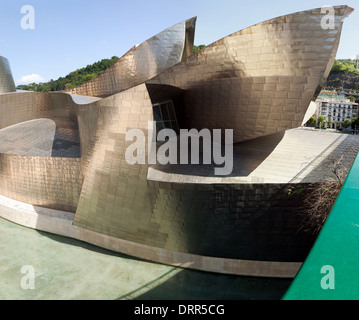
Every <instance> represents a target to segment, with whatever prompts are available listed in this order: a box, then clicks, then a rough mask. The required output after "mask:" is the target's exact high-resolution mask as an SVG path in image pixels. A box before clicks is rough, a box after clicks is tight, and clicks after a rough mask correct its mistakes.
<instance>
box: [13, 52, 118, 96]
mask: <svg viewBox="0 0 359 320" xmlns="http://www.w3.org/2000/svg"><path fill="white" fill-rule="evenodd" d="M118 59H119V58H118V57H116V56H113V57H112V58H111V59H102V60H101V61H98V62H95V63H94V64H91V65H88V66H86V67H85V68H81V69H78V70H76V71H73V72H71V73H69V74H68V75H67V76H66V77H60V78H59V79H57V80H51V81H49V82H44V83H31V84H29V85H19V86H18V87H17V89H18V90H28V91H36V92H48V91H62V90H67V89H71V88H75V87H77V86H79V85H81V84H83V83H85V82H87V81H89V80H91V79H93V78H95V77H96V76H98V75H99V74H100V73H102V72H103V71H105V70H106V69H107V68H109V67H110V66H112V65H113V64H114V63H115V62H116V61H118Z"/></svg>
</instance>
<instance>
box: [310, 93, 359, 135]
mask: <svg viewBox="0 0 359 320" xmlns="http://www.w3.org/2000/svg"><path fill="white" fill-rule="evenodd" d="M316 103H317V105H318V109H317V116H323V117H324V119H325V124H326V125H327V126H328V127H329V128H332V129H336V128H341V127H343V124H344V122H345V121H346V119H349V120H350V122H352V121H353V120H354V119H355V118H357V117H358V104H357V103H355V102H353V101H351V100H350V99H348V98H347V97H346V96H344V95H339V94H337V93H336V92H335V91H333V92H331V91H322V93H320V94H319V96H318V98H317V100H316Z"/></svg>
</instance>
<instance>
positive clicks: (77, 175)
mask: <svg viewBox="0 0 359 320" xmlns="http://www.w3.org/2000/svg"><path fill="white" fill-rule="evenodd" d="M352 11H353V9H352V8H350V7H348V6H336V7H334V14H335V24H334V25H333V27H332V28H323V24H322V21H323V17H324V14H323V12H322V10H321V9H320V8H319V9H314V10H309V11H304V12H299V13H294V14H289V15H286V16H281V17H278V18H274V19H271V20H268V21H265V22H262V23H259V24H257V25H254V26H252V27H249V28H246V29H244V30H241V31H238V32H235V33H233V34H231V35H229V36H228V37H225V38H223V39H221V40H218V41H216V42H214V43H213V44H211V45H208V46H206V47H205V48H203V49H201V50H200V51H198V52H196V53H193V44H194V35H195V25H196V18H192V19H189V20H187V21H184V22H181V23H178V24H176V25H174V26H172V27H170V28H168V29H166V30H164V31H162V32H160V33H159V34H157V35H156V36H154V37H152V38H150V39H149V40H147V41H145V42H143V43H142V44H140V45H136V46H134V47H133V48H132V49H130V50H129V51H128V52H127V53H126V54H125V55H124V56H122V57H121V58H120V59H119V60H118V61H117V62H116V63H115V64H114V65H112V66H111V67H110V68H108V69H107V70H106V71H104V72H103V73H102V74H100V75H99V76H97V77H96V78H94V79H92V80H90V81H89V82H87V83H85V84H83V85H81V86H79V87H76V88H73V89H69V90H67V91H62V92H24V91H16V88H15V84H14V81H13V77H12V74H11V70H10V67H9V62H8V60H7V59H5V58H3V57H1V58H0V93H1V95H0V115H1V116H0V216H1V217H3V218H5V219H8V220H10V221H13V222H15V223H19V224H21V225H24V226H27V227H31V228H35V229H37V230H43V231H47V232H50V233H55V234H59V235H63V236H67V237H72V238H76V239H79V240H82V241H86V242H88V243H92V244H95V245H98V246H101V247H104V248H107V249H110V250H113V251H117V252H122V253H125V254H128V255H131V256H136V257H139V258H143V259H146V260H150V261H155V262H159V263H165V264H170V265H175V266H181V267H188V268H194V269H198V270H204V271H211V272H220V273H228V274H239V275H251V276H266V277H293V276H295V274H296V272H297V271H298V269H299V268H300V266H301V264H302V262H303V261H304V259H305V257H306V255H307V254H308V252H309V250H310V248H311V246H312V244H313V241H314V240H313V236H312V235H311V234H308V233H306V232H304V231H303V232H302V231H301V230H299V229H300V228H299V226H300V221H301V219H302V218H303V217H302V216H301V214H299V213H298V210H297V209H298V207H297V206H296V204H295V203H294V202H293V201H292V199H290V198H289V197H288V194H287V193H286V192H285V191H284V189H285V188H284V187H285V186H288V185H292V184H293V185H295V184H298V183H301V184H305V183H312V182H318V181H322V179H325V178H326V177H327V176H328V175H329V173H328V170H326V169H325V167H324V164H323V163H324V160H325V159H326V158H328V157H330V156H332V157H333V156H334V157H337V153H338V152H340V151H341V150H342V149H343V148H348V146H350V141H351V140H348V139H347V138H343V137H342V136H343V135H336V134H323V133H322V134H320V133H317V132H309V131H308V130H303V129H298V127H300V126H301V125H302V124H303V123H304V122H305V120H306V117H308V113H307V110H308V107H309V105H310V104H311V102H312V101H314V100H315V99H316V97H317V95H318V94H319V92H320V88H321V85H322V84H323V82H324V81H325V80H326V78H327V76H328V75H329V72H330V70H331V67H332V65H333V63H334V60H335V57H336V52H337V49H338V46H339V40H340V35H341V30H342V24H343V20H344V19H345V18H346V17H347V16H348V15H349V14H350V13H351V12H352ZM153 121H155V123H156V128H157V130H158V129H162V128H171V129H173V131H174V132H176V133H177V137H176V139H177V138H178V139H180V136H181V134H180V132H182V130H181V129H196V130H198V132H200V131H201V130H202V129H209V130H210V132H212V131H213V130H218V129H221V130H222V132H224V131H225V130H228V129H231V130H232V133H233V135H232V137H233V154H232V156H233V168H232V169H233V170H232V171H231V173H230V174H228V175H222V176H221V175H215V174H214V170H213V169H214V168H215V167H216V164H215V163H214V162H213V163H198V164H183V163H182V164H159V163H149V162H148V161H146V163H134V164H133V163H128V161H126V157H125V154H126V150H127V149H128V148H129V147H130V146H131V145H133V143H134V141H129V139H128V138H126V134H127V132H128V131H130V130H133V129H140V130H141V131H142V132H144V133H145V138H146V141H153V140H151V136H150V131H151V130H150V127H149V123H151V122H153ZM152 134H153V133H151V135H152ZM143 145H144V150H142V151H144V152H146V154H147V152H151V151H153V150H148V148H151V147H152V148H155V149H156V150H159V149H160V148H161V146H162V145H163V141H156V139H155V143H153V144H150V143H145V144H143ZM138 152H140V151H138Z"/></svg>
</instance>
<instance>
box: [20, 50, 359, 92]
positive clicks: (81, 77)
mask: <svg viewBox="0 0 359 320" xmlns="http://www.w3.org/2000/svg"><path fill="white" fill-rule="evenodd" d="M204 47H205V45H199V46H194V48H193V52H197V51H199V50H201V49H203V48H204ZM118 59H119V58H118V57H116V56H113V57H112V58H111V59H102V60H101V61H98V62H95V63H94V64H91V65H88V66H86V67H85V68H81V69H78V70H76V71H73V72H71V73H70V74H68V75H67V76H66V77H60V78H59V79H57V80H51V81H49V82H44V83H31V84H29V85H19V86H18V87H17V89H18V90H28V91H37V92H48V91H62V90H67V89H71V88H75V87H77V86H79V85H81V84H83V83H85V82H87V81H89V80H91V79H93V78H95V77H96V76H98V75H99V74H100V73H101V72H103V71H105V70H106V69H107V68H109V67H110V66H112V65H113V64H114V63H115V62H116V61H118ZM356 64H357V62H356V61H355V60H350V59H346V60H336V61H335V63H334V65H333V68H332V71H331V73H330V75H329V77H328V79H327V82H326V85H325V87H324V89H326V90H340V91H348V92H349V91H350V92H355V93H359V68H358V71H357V65H356Z"/></svg>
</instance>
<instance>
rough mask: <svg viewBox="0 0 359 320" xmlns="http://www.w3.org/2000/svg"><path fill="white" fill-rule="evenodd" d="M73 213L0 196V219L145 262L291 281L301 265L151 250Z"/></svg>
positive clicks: (159, 249) (152, 248) (151, 248)
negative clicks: (82, 223)
mask: <svg viewBox="0 0 359 320" xmlns="http://www.w3.org/2000/svg"><path fill="white" fill-rule="evenodd" d="M71 216H72V214H70V213H68V212H65V211H58V210H53V209H46V208H42V207H41V208H40V207H34V206H32V205H29V204H26V203H23V202H19V201H15V200H12V199H10V198H7V197H4V196H1V195H0V217H2V218H4V219H6V220H9V221H11V222H14V223H17V224H19V225H22V226H25V227H28V228H33V229H36V230H40V231H45V232H49V233H53V234H57V235H61V236H65V237H70V238H74V239H77V240H81V241H84V242H87V243H90V244H93V245H96V246H99V247H102V248H105V249H108V250H112V251H115V252H120V253H124V254H127V255H130V256H134V257H138V258H142V259H145V260H149V261H153V262H158V263H163V264H167V265H172V266H177V267H182V268H190V269H196V270H201V271H207V272H217V273H223V274H233V275H242V276H254V277H270V278H294V277H295V276H296V274H297V273H298V271H299V269H300V267H301V265H302V263H298V262H272V261H250V260H237V259H224V258H215V257H205V256H199V255H193V254H189V253H183V252H174V251H169V250H165V249H161V248H155V247H150V246H146V245H142V244H138V243H135V242H130V241H126V240H122V239H118V238H113V237H109V236H106V235H103V234H100V233H96V232H93V231H90V230H86V229H83V228H80V227H76V226H74V225H73V224H72V221H73V220H72V219H71Z"/></svg>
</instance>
